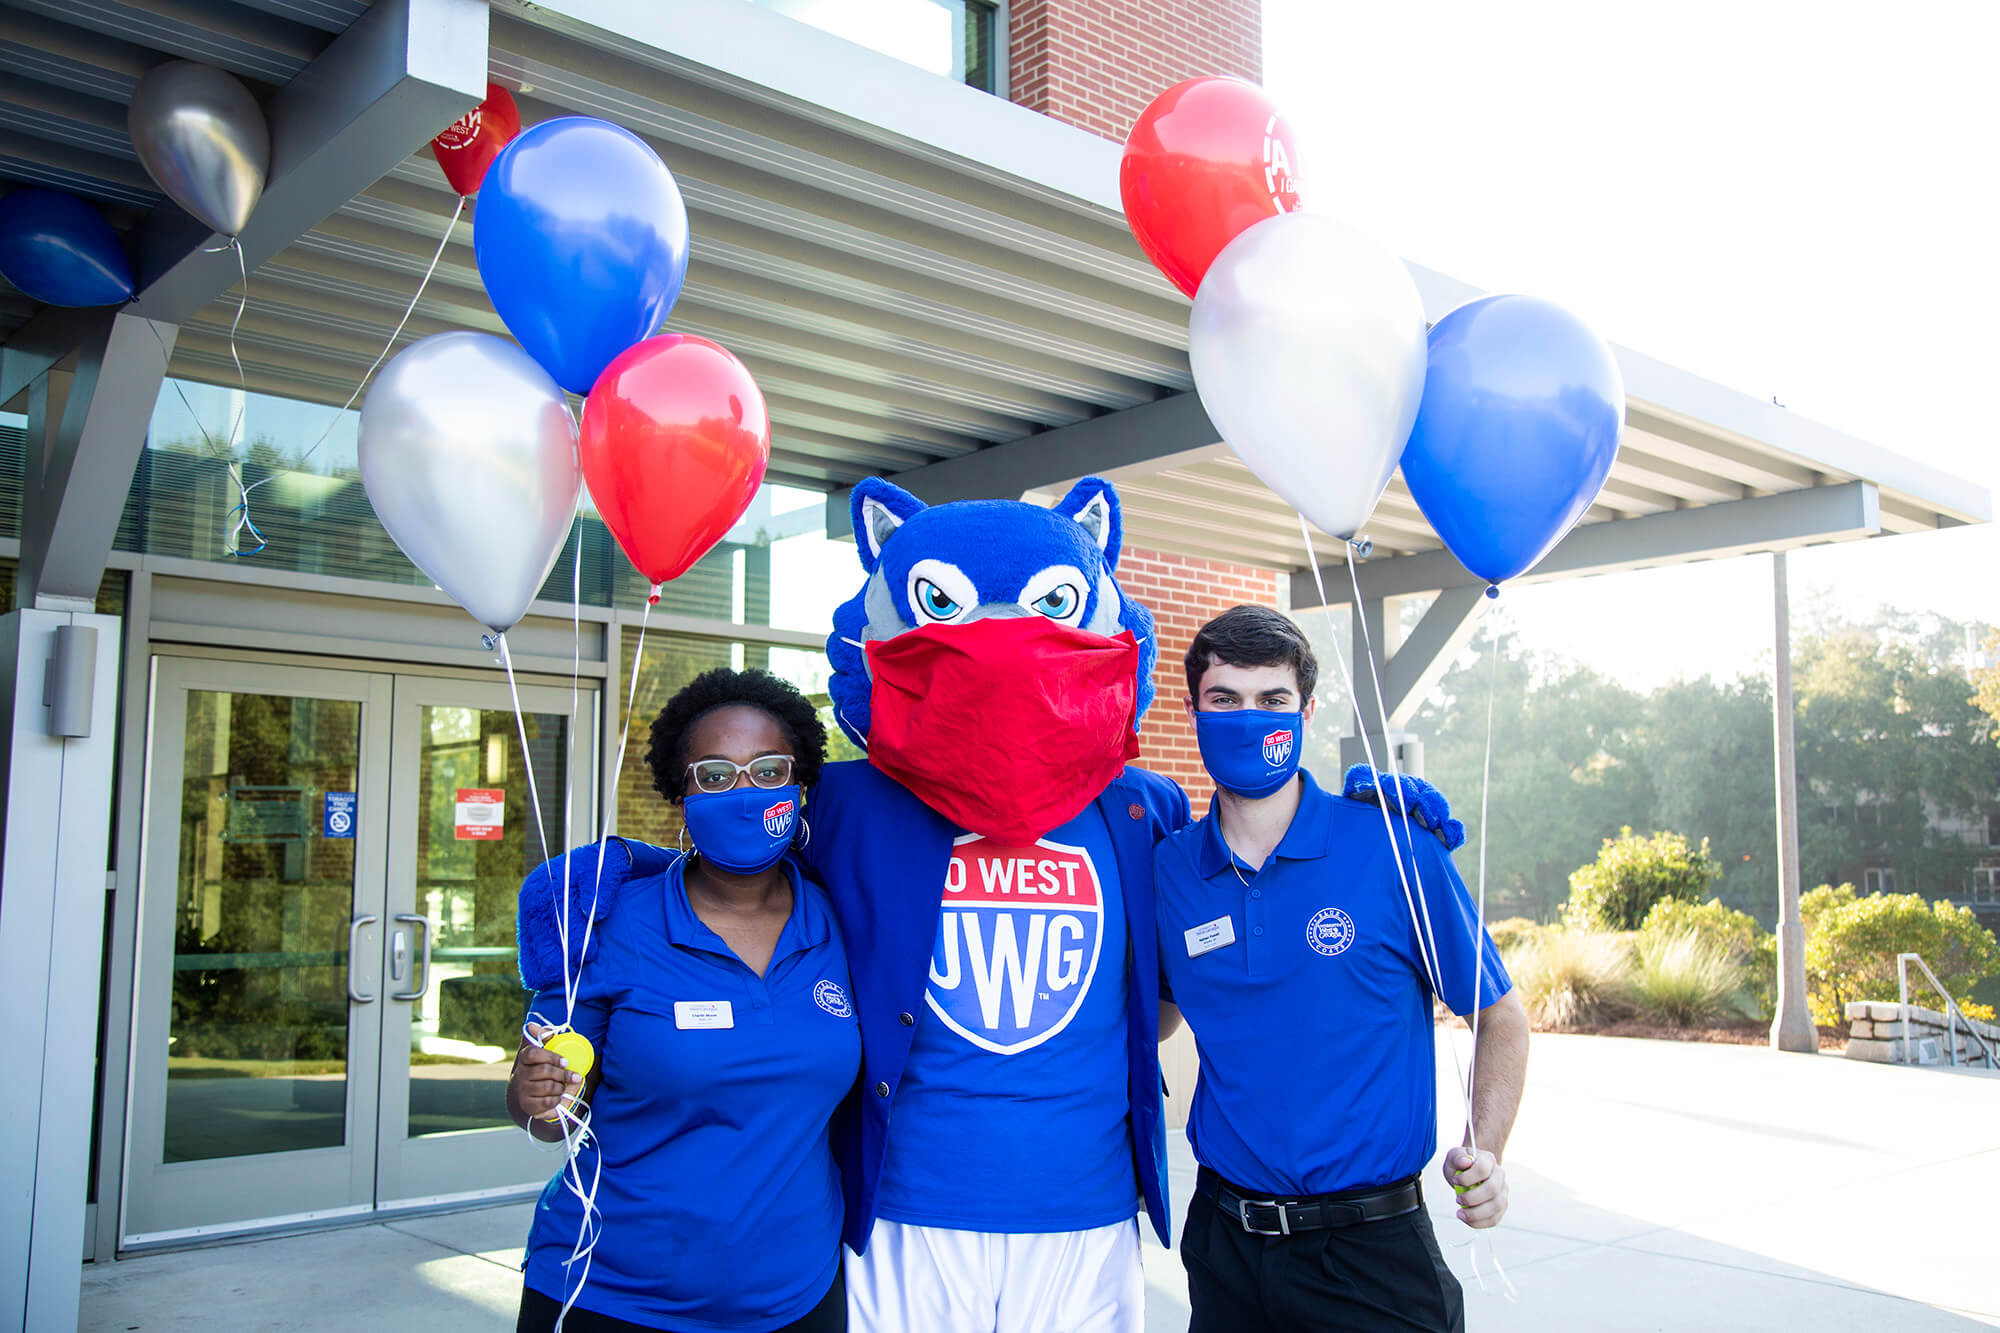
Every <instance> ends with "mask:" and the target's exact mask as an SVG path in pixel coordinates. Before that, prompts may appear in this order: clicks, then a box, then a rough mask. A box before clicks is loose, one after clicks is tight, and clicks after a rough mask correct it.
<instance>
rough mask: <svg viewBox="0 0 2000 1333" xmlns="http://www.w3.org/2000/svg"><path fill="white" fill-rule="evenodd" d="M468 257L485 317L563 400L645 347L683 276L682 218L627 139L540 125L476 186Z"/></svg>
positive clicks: (639, 144) (606, 130)
mask: <svg viewBox="0 0 2000 1333" xmlns="http://www.w3.org/2000/svg"><path fill="white" fill-rule="evenodd" d="M472 253H473V257H474V258H475V259H476V260H477V261H478V263H479V276H480V278H481V279H482V280H483V281H484V282H485V283H486V294H487V296H489V297H490V298H492V301H493V309H494V310H496V311H497V312H499V315H500V318H501V319H503V320H505V321H506V323H507V328H508V329H509V330H510V331H511V332H512V333H513V335H514V337H515V338H516V340H518V341H519V342H520V344H521V347H522V349H523V350H524V351H526V352H527V353H528V355H529V356H532V357H534V358H535V360H537V361H539V362H540V363H541V364H542V368H543V369H544V370H547V371H548V372H549V374H550V375H552V376H553V377H554V378H555V381H556V383H558V384H560V385H562V387H563V388H565V389H568V390H569V391H570V392H572V393H589V392H590V386H591V385H593V384H595V383H596V382H597V376H598V374H599V373H600V372H601V371H602V370H603V369H604V367H605V366H607V365H609V364H610V363H611V360H612V358H613V357H615V356H617V355H618V354H619V353H620V352H622V351H624V350H625V349H626V348H628V347H630V346H631V345H632V344H633V343H636V342H638V341H640V340H641V339H644V338H648V337H650V336H652V334H653V332H654V331H655V330H656V329H658V328H659V327H660V324H661V322H662V321H664V320H665V319H666V317H667V312H668V311H669V310H671V309H673V305H674V299H675V298H676V297H678V296H679V295H680V294H681V281H682V280H683V279H684V278H685V277H686V276H687V259H688V224H687V207H686V205H684V204H683V203H682V202H681V191H680V187H679V186H678V185H676V184H674V177H673V173H672V172H670V171H668V170H667V164H666V163H664V162H662V161H660V155H659V154H658V153H655V152H654V151H653V150H652V148H651V147H649V146H648V145H647V144H646V141H645V140H643V139H641V138H640V137H639V136H638V135H636V134H633V133H632V132H631V131H630V130H626V129H622V128H620V127H619V126H617V125H613V124H611V123H610V122H608V121H602V120H596V119H593V118H591V117H588V116H565V117H563V118H561V119H559V120H548V121H543V122H542V123H541V124H539V125H537V126H535V127H534V128H533V129H529V130H525V131H523V132H522V133H521V134H520V135H519V136H518V137H517V138H516V139H515V140H514V141H513V142H512V143H510V144H508V145H507V147H506V148H504V149H502V150H501V152H500V156H498V157H496V158H494V159H493V165H492V166H491V167H489V168H488V169H487V172H486V179H485V181H484V183H483V184H482V185H481V186H480V191H479V203H478V212H477V214H476V215H475V218H474V222H473V228H472Z"/></svg>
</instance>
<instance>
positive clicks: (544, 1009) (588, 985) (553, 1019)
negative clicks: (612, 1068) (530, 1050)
mask: <svg viewBox="0 0 2000 1333" xmlns="http://www.w3.org/2000/svg"><path fill="white" fill-rule="evenodd" d="M564 1008H565V1006H564V1004H563V989H562V986H561V985H560V984H558V985H555V986H551V987H550V988H549V989H547V990H542V991H537V992H535V1000H534V1003H533V1004H530V1005H529V1006H528V1019H529V1021H530V1022H534V1023H540V1024H542V1025H544V1026H545V1027H552V1028H559V1027H561V1026H562V1025H563V1013H564ZM569 1025H570V1026H571V1027H572V1028H575V1029H576V1030H577V1031H578V1032H581V1033H582V1034H583V1035H584V1036H586V1037H588V1038H589V1039H590V1044H591V1045H592V1046H595V1047H598V1048H599V1049H602V1048H603V1046H604V1033H605V1031H606V1030H607V1029H608V1028H609V1027H610V1026H611V1000H610V996H609V995H608V994H607V993H606V991H605V989H604V987H602V986H597V985H594V984H593V983H592V981H591V980H590V979H589V978H588V977H586V978H585V979H584V980H583V981H582V982H581V983H580V985H579V986H578V989H577V996H576V1008H575V1009H573V1010H570V1011H569Z"/></svg>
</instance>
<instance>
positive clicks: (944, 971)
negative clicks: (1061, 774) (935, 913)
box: [924, 833, 1104, 1055]
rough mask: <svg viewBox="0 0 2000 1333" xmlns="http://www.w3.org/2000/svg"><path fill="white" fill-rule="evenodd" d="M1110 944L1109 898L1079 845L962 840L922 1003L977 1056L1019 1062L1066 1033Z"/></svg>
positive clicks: (955, 850) (949, 873)
mask: <svg viewBox="0 0 2000 1333" xmlns="http://www.w3.org/2000/svg"><path fill="white" fill-rule="evenodd" d="M1103 943H1104V891H1103V882H1102V881H1101V880H1100V879H1099V878H1098V874H1097V866H1096V865H1095V863H1093V862H1092V861H1091V859H1090V853H1089V852H1088V851H1087V850H1085V849H1084V848H1082V847H1072V846H1069V845H1067V844H1064V843H1059V842H1051V841H1050V840H1049V839H1047V838H1043V839H1041V840H1040V841H1038V842H1037V843H1035V844H1034V845H1033V846H1032V847H1009V846H1005V845H1002V844H1000V843H996V842H993V841H991V840H989V839H987V838H984V837H982V836H980V835H979V834H976V833H968V834H965V835H963V836H961V837H960V838H959V839H958V841H957V843H956V844H955V845H954V846H953V847H952V854H951V861H950V862H949V863H948V864H947V866H946V868H945V881H944V912H943V914H942V916H941V917H940V919H939V923H938V938H937V945H936V947H935V951H934V952H933V953H932V955H931V971H930V988H929V989H928V991H926V992H925V995H924V1002H925V1003H926V1004H928V1005H929V1006H930V1009H931V1012H932V1013H934V1014H936V1015H937V1016H938V1017H939V1018H940V1019H942V1020H944V1024H945V1026H946V1027H948V1028H950V1029H951V1030H952V1031H953V1032H956V1033H957V1034H958V1035H959V1036H961V1037H963V1038H965V1039H966V1040H967V1041H969V1042H971V1043H972V1044H973V1045H974V1046H977V1047H979V1048H980V1049H981V1050H985V1051H992V1052H994V1053H995V1054H997V1055H1013V1054H1016V1053H1017V1052H1020V1051H1025V1050H1030V1049H1032V1048H1033V1047H1036V1046H1040V1045H1041V1044H1042V1043H1043V1042H1045V1041H1047V1040H1048V1039H1049V1038H1051V1037H1053V1036H1055V1035H1056V1033H1058V1032H1061V1031H1062V1030H1063V1029H1064V1028H1065V1027H1068V1026H1069V1022H1070V1020H1071V1019H1072V1018H1075V1017H1076V1014H1077V1011H1078V1010H1079V1009H1081V1008H1082V1007H1083V999H1084V996H1086V995H1088V994H1089V993H1090V983H1091V980H1092V979H1093V978H1094V977H1095V976H1096V975H1097V960H1098V955H1099V953H1100V952H1101V951H1102V948H1103Z"/></svg>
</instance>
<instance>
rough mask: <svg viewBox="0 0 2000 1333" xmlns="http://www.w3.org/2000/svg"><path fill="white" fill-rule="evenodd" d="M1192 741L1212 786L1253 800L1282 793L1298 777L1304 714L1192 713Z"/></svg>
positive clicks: (1234, 710)
mask: <svg viewBox="0 0 2000 1333" xmlns="http://www.w3.org/2000/svg"><path fill="white" fill-rule="evenodd" d="M1194 735H1195V740H1196V741H1198V742H1199V743H1200V745H1201V762H1202V765H1203V766H1204V767H1205V768H1207V769H1208V775H1209V776H1210V777H1212V778H1214V779H1215V784H1216V785H1217V786H1218V787H1221V788H1222V789H1223V790H1224V791H1230V792H1234V793H1236V794H1237V795H1238V796H1244V797H1248V798H1250V799H1251V800H1257V799H1258V798H1260V797H1265V796H1269V795H1271V793H1273V792H1275V791H1277V790H1278V789H1279V788H1281V787H1283V786H1284V785H1285V784H1286V783H1287V782H1290V781H1291V780H1292V775H1293V774H1294V773H1296V772H1298V771H1299V745H1300V742H1301V741H1302V740H1303V739H1304V736H1305V714H1304V713H1302V712H1299V713H1275V712H1267V711H1265V710H1264V709H1261V708H1231V709H1227V710H1225V711H1223V712H1219V713H1204V712H1199V711H1197V712H1196V713H1195V715H1194Z"/></svg>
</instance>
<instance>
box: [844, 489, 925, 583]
mask: <svg viewBox="0 0 2000 1333" xmlns="http://www.w3.org/2000/svg"><path fill="white" fill-rule="evenodd" d="M848 505H849V508H850V510H851V512H852V513H853V516H854V545H855V549H856V550H857V551H859V552H860V555H861V567H862V568H863V569H865V570H867V571H868V572H869V573H870V574H873V573H874V572H875V565H876V563H877V562H878V561H880V560H881V559H882V543H883V542H886V541H888V540H889V535H890V534H891V533H893V532H894V531H895V530H896V529H897V528H900V527H902V526H903V523H904V521H905V520H907V519H908V518H910V516H911V515H913V514H920V513H922V512H923V511H924V510H925V509H927V508H929V506H927V505H926V504H925V503H924V502H923V501H922V500H919V499H918V498H917V497H916V496H914V495H912V494H910V493H909V492H908V491H906V490H904V489H903V488H902V487H901V486H897V485H895V484H893V483H891V482H886V481H884V480H882V479H881V478H880V477H863V478H862V479H861V480H860V481H858V482H856V483H855V484H854V494H853V495H852V496H851V497H850V498H849V500H848Z"/></svg>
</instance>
